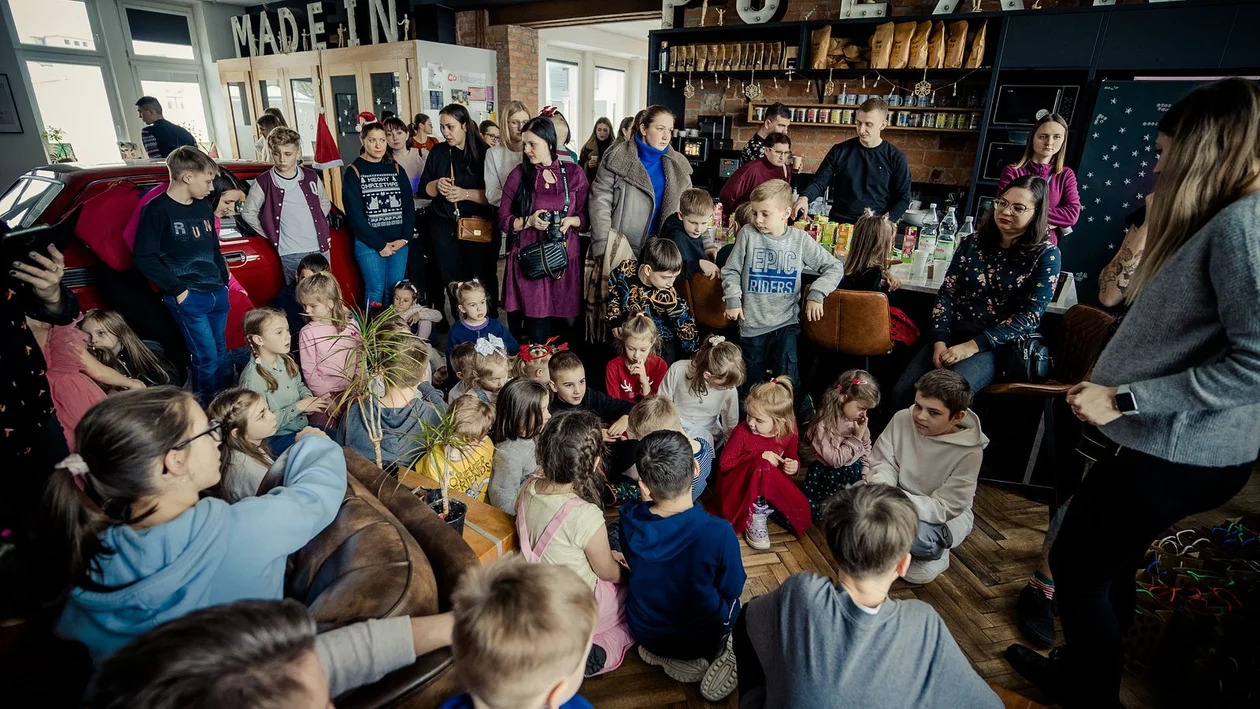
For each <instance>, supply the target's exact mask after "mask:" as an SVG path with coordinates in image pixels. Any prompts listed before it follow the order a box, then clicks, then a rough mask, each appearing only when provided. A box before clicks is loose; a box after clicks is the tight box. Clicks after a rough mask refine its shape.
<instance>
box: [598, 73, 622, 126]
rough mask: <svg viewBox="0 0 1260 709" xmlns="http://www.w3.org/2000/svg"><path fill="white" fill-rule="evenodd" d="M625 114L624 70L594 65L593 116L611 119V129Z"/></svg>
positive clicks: (618, 123) (619, 122)
mask: <svg viewBox="0 0 1260 709" xmlns="http://www.w3.org/2000/svg"><path fill="white" fill-rule="evenodd" d="M625 115H626V72H624V71H622V70H620V69H609V68H607V67H602V66H597V67H595V118H601V117H603V118H607V119H608V120H609V121H612V124H613V130H614V131H616V130H617V126H618V125H620V124H621V119H622V118H624V117H625Z"/></svg>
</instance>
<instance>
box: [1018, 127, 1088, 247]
mask: <svg viewBox="0 0 1260 709" xmlns="http://www.w3.org/2000/svg"><path fill="white" fill-rule="evenodd" d="M1067 138H1068V126H1067V120H1066V119H1065V118H1063V116H1060V115H1059V114H1057V113H1051V114H1049V115H1046V116H1042V117H1041V118H1040V119H1039V120H1038V121H1037V125H1035V126H1033V129H1032V131H1031V132H1030V133H1029V134H1028V144H1027V145H1026V146H1024V155H1023V156H1022V157H1020V159H1019V160H1018V161H1017V162H1015V163H1012V164H1010V165H1007V166H1006V167H1004V168H1002V176H1001V177H1000V178H999V179H998V192H999V193H1001V192H1002V191H1003V190H1005V189H1006V187H1007V185H1009V184H1011V182H1013V181H1014V180H1015V179H1016V178H1018V177H1024V176H1026V175H1032V176H1033V177H1040V178H1041V179H1043V180H1045V181H1046V222H1047V223H1049V225H1050V243H1052V244H1058V243H1059V235H1060V234H1061V233H1063V231H1064V230H1065V229H1066V230H1071V228H1072V227H1073V226H1074V225H1075V224H1076V220H1077V219H1080V218H1081V196H1080V193H1079V192H1077V190H1076V173H1075V172H1072V168H1070V167H1065V166H1064V165H1063V160H1064V156H1065V155H1066V154H1067Z"/></svg>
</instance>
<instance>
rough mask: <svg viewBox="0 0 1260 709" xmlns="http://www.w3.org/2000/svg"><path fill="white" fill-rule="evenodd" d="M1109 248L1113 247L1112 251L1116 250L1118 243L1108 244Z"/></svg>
mask: <svg viewBox="0 0 1260 709" xmlns="http://www.w3.org/2000/svg"><path fill="white" fill-rule="evenodd" d="M1107 248H1109V249H1111V250H1112V251H1115V250H1116V245H1115V244H1107Z"/></svg>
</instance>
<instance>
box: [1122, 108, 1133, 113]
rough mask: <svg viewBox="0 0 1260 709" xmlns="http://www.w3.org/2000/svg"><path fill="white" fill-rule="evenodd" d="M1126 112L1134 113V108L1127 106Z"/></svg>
mask: <svg viewBox="0 0 1260 709" xmlns="http://www.w3.org/2000/svg"><path fill="white" fill-rule="evenodd" d="M1124 112H1125V113H1133V109H1131V108H1126V109H1124Z"/></svg>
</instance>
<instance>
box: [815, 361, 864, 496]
mask: <svg viewBox="0 0 1260 709" xmlns="http://www.w3.org/2000/svg"><path fill="white" fill-rule="evenodd" d="M876 406H879V382H877V381H875V377H873V376H871V373H870V372H867V371H864V370H861V369H850V370H849V371H847V372H845V373H843V374H841V375H840V378H839V379H838V380H836V385H835V386H833V387H831V388H830V389H828V390H827V393H826V394H824V395H823V400H822V406H821V407H820V408H819V410H818V414H817V415H816V416H815V417H814V421H813V423H812V424H810V427H809V434H808V435H809V445H810V447H812V448H813V450H814V458H815V460H814V462H812V463H810V464H809V472H808V473H806V475H805V485H804V486H803V488H802V489H803V491H804V492H805V497H807V498H809V511H810V512H811V513H813V514H815V515H816V514H818V509H819V508H820V507H822V504H823V503H824V502H826V501H827V498H829V497H831V496H832V495H834V494H836V493H837V492H839V491H840V490H841V489H843V488H846V487H848V486H850V485H852V484H854V483H857V482H860V481H861V480H862V478H863V476H864V473H865V472H866V471H867V470H868V469H870V467H871V460H870V458H871V432H870V429H869V428H868V425H869V422H868V421H867V418H866V412H867V410H868V409H873V408H875V407H876Z"/></svg>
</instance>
